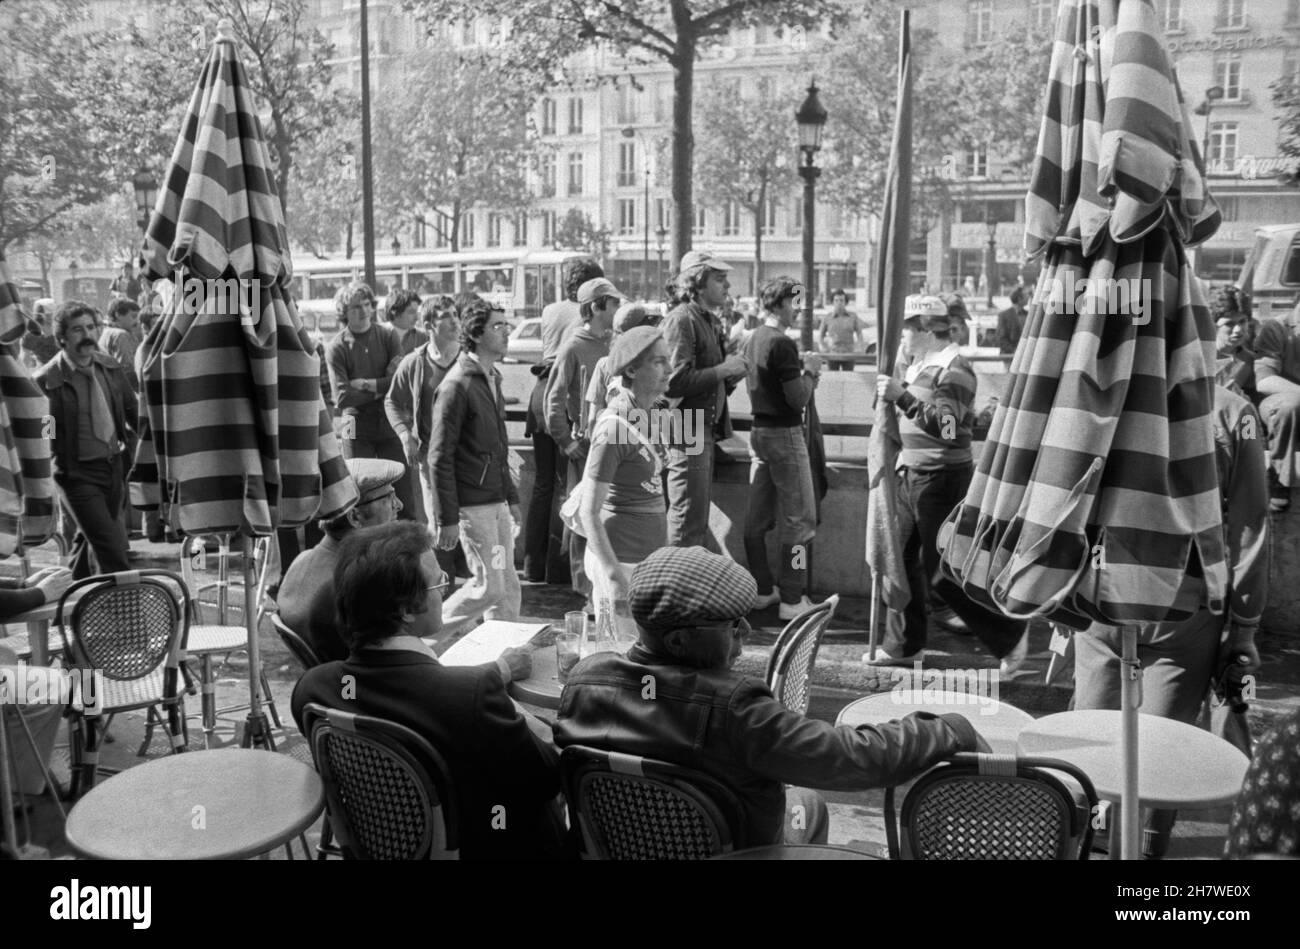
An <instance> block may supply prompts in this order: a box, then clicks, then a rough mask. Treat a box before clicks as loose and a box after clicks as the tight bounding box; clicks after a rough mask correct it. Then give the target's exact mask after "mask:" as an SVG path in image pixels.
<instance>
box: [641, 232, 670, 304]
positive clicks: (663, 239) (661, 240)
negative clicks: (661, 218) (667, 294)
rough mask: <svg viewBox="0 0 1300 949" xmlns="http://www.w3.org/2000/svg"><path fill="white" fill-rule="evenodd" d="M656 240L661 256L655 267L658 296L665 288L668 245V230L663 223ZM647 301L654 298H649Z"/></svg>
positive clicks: (657, 249)
mask: <svg viewBox="0 0 1300 949" xmlns="http://www.w3.org/2000/svg"><path fill="white" fill-rule="evenodd" d="M655 239H656V240H657V241H658V243H657V244H655V252H656V253H658V255H659V263H658V264H656V265H655V288H654V292H655V294H656V295H657V294H660V293H662V292H663V288H664V250H665V249H666V246H665V245H666V244H667V243H668V228H666V227H665V226H664V225H663V222H660V224H659V230H657V231H655ZM646 299H652V298H651V297H647V298H646Z"/></svg>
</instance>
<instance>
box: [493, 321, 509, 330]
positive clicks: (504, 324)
mask: <svg viewBox="0 0 1300 949" xmlns="http://www.w3.org/2000/svg"><path fill="white" fill-rule="evenodd" d="M488 329H490V330H500V331H502V332H503V333H508V332H510V323H509V322H508V321H506V320H498V321H497V322H495V323H489V324H488Z"/></svg>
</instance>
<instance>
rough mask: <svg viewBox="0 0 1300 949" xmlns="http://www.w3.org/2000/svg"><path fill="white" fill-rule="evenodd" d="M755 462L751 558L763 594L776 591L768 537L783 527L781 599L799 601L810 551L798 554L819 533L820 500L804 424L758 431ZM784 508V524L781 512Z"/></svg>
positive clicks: (748, 523)
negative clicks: (777, 514)
mask: <svg viewBox="0 0 1300 949" xmlns="http://www.w3.org/2000/svg"><path fill="white" fill-rule="evenodd" d="M749 447H750V451H752V452H753V454H754V461H753V463H752V465H751V466H750V469H749V504H748V507H747V508H746V510H745V534H744V537H745V558H746V560H748V561H749V572H750V573H752V574H753V575H754V581H755V582H756V583H757V584H758V592H759V593H760V594H767V593H770V592H771V591H772V571H771V569H770V567H769V566H768V562H767V543H766V538H767V533H768V531H770V530H771V529H772V528H773V527H779V531H778V536H779V539H780V543H781V571H780V583H781V600H782V602H784V603H798V602H799V600H800V598H801V597H802V596H803V593H804V587H805V586H806V585H807V576H808V551H807V550H806V549H803V550H793V549H792V548H795V547H796V546H798V545H805V546H806V544H807V542H808V541H810V540H812V538H813V536H814V535H815V534H816V533H817V499H816V495H815V493H814V490H813V480H812V465H811V463H810V462H809V460H808V442H807V440H806V438H805V435H804V430H803V426H801V425H792V426H789V427H785V428H755V429H754V430H753V431H752V432H751V433H750V437H749ZM778 508H780V511H781V517H780V520H779V521H778V519H777V516H776V512H777V509H778Z"/></svg>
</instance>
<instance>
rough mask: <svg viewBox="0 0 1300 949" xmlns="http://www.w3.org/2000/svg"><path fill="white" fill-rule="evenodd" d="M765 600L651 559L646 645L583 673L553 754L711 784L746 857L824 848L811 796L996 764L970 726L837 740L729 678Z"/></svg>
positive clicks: (593, 662) (939, 722) (687, 551)
mask: <svg viewBox="0 0 1300 949" xmlns="http://www.w3.org/2000/svg"><path fill="white" fill-rule="evenodd" d="M756 595H757V591H756V588H755V585H754V578H753V577H751V576H750V575H749V574H748V573H747V572H746V571H745V569H744V568H743V567H741V566H740V565H739V564H737V563H736V562H735V561H734V560H731V559H729V558H727V557H721V556H718V555H717V554H712V553H709V552H708V551H706V550H704V549H702V548H699V547H665V548H663V549H660V550H657V551H655V552H654V553H652V554H651V555H650V556H649V557H647V558H646V559H645V560H644V561H642V562H641V563H640V564H638V565H637V567H636V569H635V570H634V571H633V572H632V581H631V587H630V590H629V604H630V606H631V611H632V617H633V619H635V620H636V623H637V627H638V630H639V633H640V639H639V641H638V642H637V644H636V645H634V646H633V647H632V648H631V649H630V650H628V653H627V655H626V656H624V655H621V654H618V653H597V654H595V655H593V656H588V657H587V658H586V659H583V660H582V661H581V662H579V663H578V664H577V665H576V666H575V667H574V668H573V671H572V672H571V673H570V674H569V681H568V683H567V684H566V686H565V688H564V693H563V695H562V696H561V698H560V710H559V718H558V720H557V721H556V724H555V740H556V744H558V745H560V746H561V747H565V746H568V745H585V746H588V747H593V748H598V749H602V750H605V751H617V752H622V753H624V754H632V755H639V756H642V757H648V758H656V759H659V760H663V761H669V762H672V763H675V764H679V765H683V766H685V767H689V768H695V769H698V770H701V771H704V772H706V773H707V774H709V775H711V776H713V777H715V778H717V779H718V780H719V781H722V782H723V783H724V784H726V785H728V786H729V787H730V788H731V789H732V790H733V791H735V793H736V795H737V796H738V797H739V799H740V802H741V805H742V807H743V809H744V814H745V828H744V830H745V835H744V836H745V840H744V845H745V846H761V845H764V844H772V843H781V842H783V841H784V842H786V843H807V842H825V840H826V836H827V823H828V817H827V813H826V805H825V802H824V801H823V800H822V798H821V796H820V795H818V794H816V793H815V792H814V791H810V790H808V788H822V789H827V790H843V791H861V790H865V789H867V788H875V787H885V786H889V785H894V784H900V783H902V782H904V781H907V780H909V779H910V778H912V777H913V776H915V775H917V774H919V773H920V772H922V771H924V770H925V769H926V768H928V767H930V766H931V765H933V764H935V763H937V762H939V761H942V760H943V759H944V758H946V757H948V756H949V755H951V754H953V753H954V752H958V751H987V750H988V746H987V745H986V744H984V742H983V741H982V740H981V739H980V737H979V735H978V734H977V733H976V731H975V729H974V728H973V727H972V726H971V724H970V723H969V722H968V721H967V720H966V719H964V718H963V717H962V716H960V715H942V716H936V715H931V714H929V713H926V712H916V713H914V714H912V715H909V716H907V717H906V718H904V719H902V720H900V721H896V722H890V723H888V724H885V725H876V726H870V725H862V726H859V727H856V728H854V727H851V726H848V725H844V726H838V727H837V726H834V725H831V724H829V723H827V722H823V721H819V720H817V719H812V718H807V717H805V716H803V715H800V714H799V713H798V712H794V711H791V710H790V709H787V708H786V707H785V706H783V705H782V704H781V703H780V702H779V701H777V700H776V698H774V697H773V695H772V693H771V691H770V690H769V689H768V688H767V686H766V685H765V684H764V683H763V682H762V681H761V680H759V679H755V678H750V677H747V676H741V675H737V674H735V673H733V672H732V671H731V666H732V664H733V663H734V662H735V661H736V658H737V657H738V656H739V655H740V651H741V646H742V644H743V642H744V637H745V633H746V631H747V630H748V626H747V625H746V624H745V622H744V619H743V617H744V616H745V614H746V613H748V612H749V611H750V609H751V608H752V607H753V605H754V599H755V597H756ZM787 785H793V786H792V787H787Z"/></svg>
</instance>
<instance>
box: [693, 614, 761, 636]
mask: <svg viewBox="0 0 1300 949" xmlns="http://www.w3.org/2000/svg"><path fill="white" fill-rule="evenodd" d="M696 629H725V630H727V631H728V632H729V633H730V634H731V638H732V639H742V640H743V639H745V638H746V637H747V636H748V635H749V634H750V633H752V632H753V629H751V628H750V625H749V621H748V620H746V619H745V618H744V617H743V616H742V617H741V618H740V619H733V620H732V621H731V622H730V623H727V624H726V625H724V626H709V625H705V626H697V627H696Z"/></svg>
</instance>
